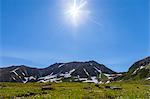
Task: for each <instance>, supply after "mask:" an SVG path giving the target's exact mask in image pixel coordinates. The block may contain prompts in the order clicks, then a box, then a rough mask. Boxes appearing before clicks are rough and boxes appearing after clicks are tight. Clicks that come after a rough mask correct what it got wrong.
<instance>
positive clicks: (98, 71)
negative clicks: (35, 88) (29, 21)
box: [0, 61, 118, 83]
mask: <svg viewBox="0 0 150 99" xmlns="http://www.w3.org/2000/svg"><path fill="white" fill-rule="evenodd" d="M117 76H118V74H116V72H114V71H112V70H111V69H109V68H107V67H106V66H104V65H103V64H99V63H97V62H95V61H88V62H69V63H55V64H53V65H50V66H49V67H47V68H42V69H38V68H31V67H27V66H24V65H22V66H11V67H7V68H0V82H23V83H26V82H33V81H34V82H62V81H77V82H94V83H102V82H109V81H110V80H112V79H114V78H115V77H117Z"/></svg>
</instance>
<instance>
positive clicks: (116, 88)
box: [105, 86, 122, 90]
mask: <svg viewBox="0 0 150 99" xmlns="http://www.w3.org/2000/svg"><path fill="white" fill-rule="evenodd" d="M105 88H106V89H112V90H122V88H121V87H116V86H105Z"/></svg>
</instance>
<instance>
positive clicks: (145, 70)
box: [118, 57, 150, 80]
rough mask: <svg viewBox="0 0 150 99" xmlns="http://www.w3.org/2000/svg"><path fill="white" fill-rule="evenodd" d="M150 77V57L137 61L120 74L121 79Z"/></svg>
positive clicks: (146, 78)
mask: <svg viewBox="0 0 150 99" xmlns="http://www.w3.org/2000/svg"><path fill="white" fill-rule="evenodd" d="M149 78H150V57H146V58H144V59H142V60H139V61H137V62H135V63H134V64H133V65H132V66H131V67H130V68H129V70H128V72H126V73H124V74H123V75H122V76H120V77H119V78H118V79H119V80H141V79H145V80H149Z"/></svg>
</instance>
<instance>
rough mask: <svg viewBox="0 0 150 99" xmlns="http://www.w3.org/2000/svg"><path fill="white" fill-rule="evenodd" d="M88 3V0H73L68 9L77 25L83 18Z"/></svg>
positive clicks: (70, 16) (71, 18)
mask: <svg viewBox="0 0 150 99" xmlns="http://www.w3.org/2000/svg"><path fill="white" fill-rule="evenodd" d="M86 3H87V1H86V0H73V1H72V3H71V4H70V5H69V8H68V9H67V14H68V15H69V18H70V20H71V21H72V22H73V24H74V25H75V26H77V25H78V24H79V22H80V21H81V20H82V19H83V18H82V16H83V15H84V14H86V11H85V10H84V9H83V8H84V7H85V5H86Z"/></svg>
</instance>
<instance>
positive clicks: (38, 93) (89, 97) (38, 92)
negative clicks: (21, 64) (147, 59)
mask: <svg viewBox="0 0 150 99" xmlns="http://www.w3.org/2000/svg"><path fill="white" fill-rule="evenodd" d="M108 86H115V87H119V88H121V89H116V90H115V89H109V88H107V87H108ZM16 97H22V98H25V99H32V98H36V99H41V98H50V99H60V98H61V99H93V98H94V99H95V98H96V99H114V98H116V99H137V98H139V99H149V98H150V82H148V81H138V82H136V81H134V82H133V81H130V82H127V81H126V82H114V83H111V84H101V85H97V84H94V83H73V82H72V83H67V82H63V83H26V84H23V83H0V99H1V98H16Z"/></svg>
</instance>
